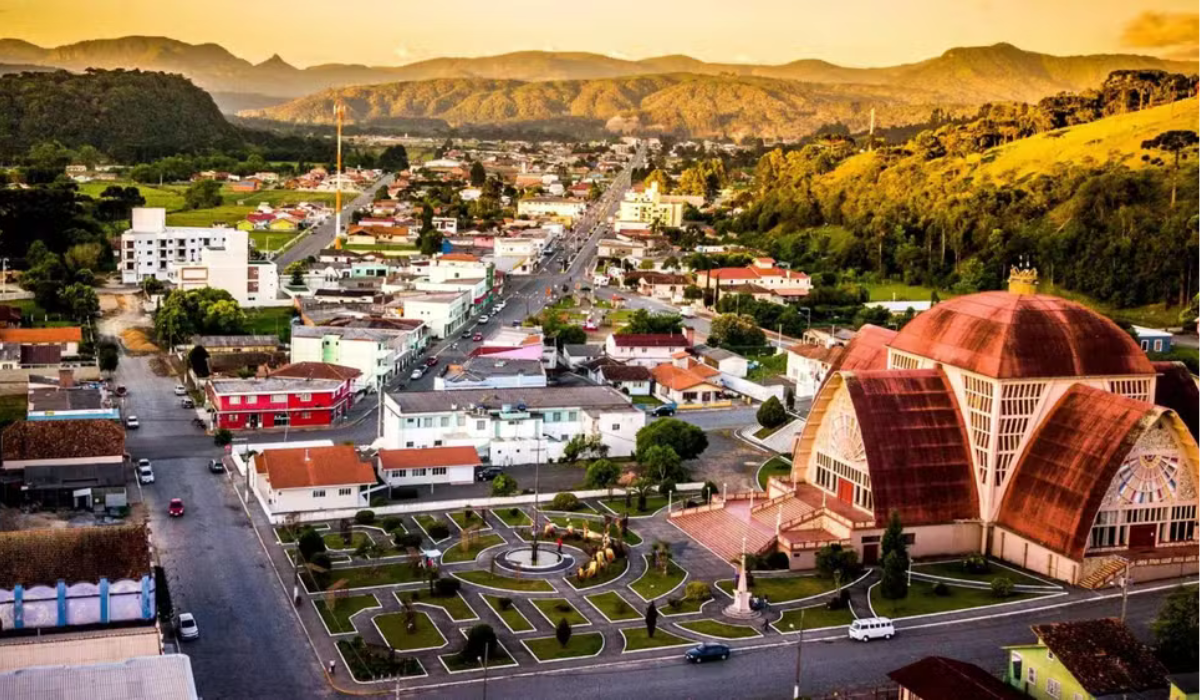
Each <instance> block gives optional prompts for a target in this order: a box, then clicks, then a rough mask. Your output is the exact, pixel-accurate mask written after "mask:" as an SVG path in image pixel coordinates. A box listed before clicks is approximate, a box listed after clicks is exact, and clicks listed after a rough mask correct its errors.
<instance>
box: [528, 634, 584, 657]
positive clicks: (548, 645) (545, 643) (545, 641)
mask: <svg viewBox="0 0 1200 700" xmlns="http://www.w3.org/2000/svg"><path fill="white" fill-rule="evenodd" d="M521 643H522V644H524V645H525V648H526V649H528V650H529V653H530V654H533V656H534V658H536V659H537V660H538V661H559V660H562V659H577V658H580V657H585V656H595V655H597V654H599V653H600V651H601V650H602V649H603V648H604V635H602V634H600V633H599V632H588V633H586V634H572V635H571V640H570V641H569V642H567V646H565V647H564V646H562V645H561V644H559V643H558V640H557V639H555V638H554V637H538V638H537V639H524V640H521Z"/></svg>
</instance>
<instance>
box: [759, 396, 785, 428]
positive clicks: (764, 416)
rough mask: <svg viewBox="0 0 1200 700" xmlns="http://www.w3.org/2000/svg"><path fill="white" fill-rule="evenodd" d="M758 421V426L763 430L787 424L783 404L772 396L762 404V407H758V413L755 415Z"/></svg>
mask: <svg viewBox="0 0 1200 700" xmlns="http://www.w3.org/2000/svg"><path fill="white" fill-rule="evenodd" d="M755 418H757V419H758V424H759V425H761V426H762V427H764V428H778V427H779V426H781V425H783V424H784V423H786V422H788V415H787V411H785V410H784V408H783V404H782V403H780V402H779V399H777V398H775V397H774V396H772V397H771V398H769V399H767V400H766V401H764V402H763V405H761V406H759V407H758V413H757V414H756V415H755Z"/></svg>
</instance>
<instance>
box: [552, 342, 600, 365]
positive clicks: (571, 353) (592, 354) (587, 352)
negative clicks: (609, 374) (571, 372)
mask: <svg viewBox="0 0 1200 700" xmlns="http://www.w3.org/2000/svg"><path fill="white" fill-rule="evenodd" d="M603 355H604V346H603V345H592V344H584V345H564V346H563V349H562V356H563V361H564V362H566V363H567V367H570V368H571V369H575V368H576V367H579V366H580V365H582V364H583V363H585V362H587V361H589V360H594V359H596V358H597V357H601V356H603Z"/></svg>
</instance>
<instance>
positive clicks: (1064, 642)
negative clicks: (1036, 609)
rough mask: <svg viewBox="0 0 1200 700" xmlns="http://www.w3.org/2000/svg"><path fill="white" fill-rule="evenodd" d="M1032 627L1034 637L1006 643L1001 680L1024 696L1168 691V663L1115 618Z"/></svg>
mask: <svg viewBox="0 0 1200 700" xmlns="http://www.w3.org/2000/svg"><path fill="white" fill-rule="evenodd" d="M1032 629H1033V633H1034V634H1035V635H1037V641H1036V642H1035V643H1033V644H1026V645H1020V646H1011V647H1006V648H1007V649H1008V650H1009V652H1008V653H1009V658H1008V667H1007V669H1006V679H1005V680H1007V682H1008V683H1009V685H1011V686H1012V687H1014V688H1017V689H1019V690H1020V691H1021V692H1022V693H1025V695H1026V696H1028V697H1031V698H1036V699H1037V700H1045V699H1051V700H1065V699H1066V698H1080V700H1096V699H1098V698H1118V697H1124V698H1143V697H1146V698H1148V697H1166V695H1167V692H1168V690H1167V688H1168V681H1167V669H1166V668H1165V667H1164V666H1163V665H1162V663H1161V662H1160V661H1159V660H1158V658H1156V657H1155V656H1154V652H1152V651H1151V650H1150V648H1149V647H1147V646H1146V645H1145V644H1142V643H1141V642H1140V641H1138V639H1137V637H1135V636H1133V632H1131V631H1130V630H1129V628H1128V627H1126V626H1125V623H1123V622H1121V621H1120V620H1118V619H1116V618H1103V619H1099V620H1079V621H1076V622H1052V623H1050V624H1045V625H1033V627H1032ZM1143 693H1145V695H1143Z"/></svg>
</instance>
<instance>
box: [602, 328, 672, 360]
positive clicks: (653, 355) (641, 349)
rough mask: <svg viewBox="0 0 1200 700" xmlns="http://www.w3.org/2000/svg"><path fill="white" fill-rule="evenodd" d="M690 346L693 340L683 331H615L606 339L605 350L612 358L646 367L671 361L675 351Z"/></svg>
mask: <svg viewBox="0 0 1200 700" xmlns="http://www.w3.org/2000/svg"><path fill="white" fill-rule="evenodd" d="M690 347H692V343H691V340H690V339H689V338H688V336H686V335H683V334H681V333H657V334H654V333H651V334H637V333H629V334H625V335H622V334H619V333H613V334H611V335H609V336H608V338H607V339H606V340H605V341H604V349H605V352H607V353H608V356H609V357H611V358H612V359H614V360H618V361H621V362H624V363H625V364H635V365H642V366H644V367H654V366H657V365H661V364H663V363H664V362H668V363H669V362H670V361H671V358H672V356H673V355H674V354H675V353H677V352H680V351H686V350H687V349H688V348H690Z"/></svg>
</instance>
